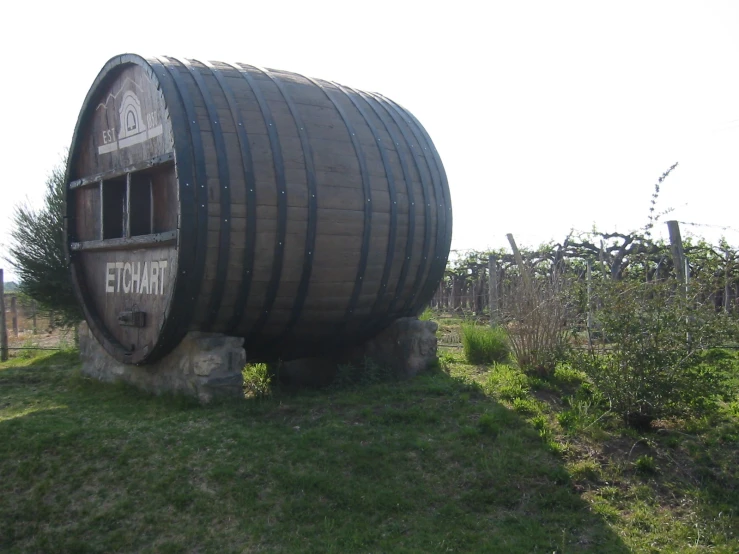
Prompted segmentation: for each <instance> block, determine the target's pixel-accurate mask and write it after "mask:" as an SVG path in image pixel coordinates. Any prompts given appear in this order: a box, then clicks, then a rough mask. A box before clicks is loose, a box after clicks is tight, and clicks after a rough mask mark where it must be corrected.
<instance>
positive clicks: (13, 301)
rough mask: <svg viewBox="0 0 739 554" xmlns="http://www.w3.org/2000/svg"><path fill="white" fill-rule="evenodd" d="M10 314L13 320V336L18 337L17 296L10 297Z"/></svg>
mask: <svg viewBox="0 0 739 554" xmlns="http://www.w3.org/2000/svg"><path fill="white" fill-rule="evenodd" d="M10 314H11V316H12V318H13V336H15V337H17V336H18V303H17V301H16V297H15V295H13V296H11V297H10Z"/></svg>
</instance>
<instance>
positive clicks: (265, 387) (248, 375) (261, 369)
mask: <svg viewBox="0 0 739 554" xmlns="http://www.w3.org/2000/svg"><path fill="white" fill-rule="evenodd" d="M241 375H242V376H243V378H244V390H245V391H246V393H247V395H249V396H252V397H254V398H264V397H267V396H269V395H270V394H272V371H271V370H270V367H269V365H267V364H246V366H244V369H243V370H242V371H241Z"/></svg>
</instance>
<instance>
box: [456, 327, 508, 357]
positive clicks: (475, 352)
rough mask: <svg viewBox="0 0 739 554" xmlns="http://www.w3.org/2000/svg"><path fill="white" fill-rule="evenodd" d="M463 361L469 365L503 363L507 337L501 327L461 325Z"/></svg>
mask: <svg viewBox="0 0 739 554" xmlns="http://www.w3.org/2000/svg"><path fill="white" fill-rule="evenodd" d="M462 346H463V347H464V355H465V359H466V360H467V361H468V362H469V363H471V364H489V363H493V362H505V361H506V360H507V359H508V354H509V348H508V337H507V335H506V332H505V329H504V328H503V327H484V326H482V325H474V324H471V323H465V324H463V325H462Z"/></svg>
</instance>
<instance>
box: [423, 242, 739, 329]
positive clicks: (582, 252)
mask: <svg viewBox="0 0 739 554" xmlns="http://www.w3.org/2000/svg"><path fill="white" fill-rule="evenodd" d="M683 251H684V256H685V259H686V260H687V276H688V277H689V278H697V277H700V278H702V279H710V280H711V282H712V283H713V289H712V290H713V293H712V295H711V299H710V300H711V301H713V302H714V304H715V306H716V308H717V309H723V310H724V311H726V312H727V313H737V312H738V311H739V249H737V248H736V247H733V246H730V245H729V243H728V242H727V241H726V240H723V239H722V240H721V241H719V243H718V244H709V243H708V242H706V241H704V240H698V241H692V240H686V241H685V243H684V246H683ZM457 254H458V255H457V257H456V259H453V260H451V261H450V262H449V264H448V266H447V269H446V272H445V274H444V278H443V280H442V282H441V283H440V285H439V287H438V288H437V290H436V293H435V295H434V297H433V299H432V300H431V304H430V307H431V308H432V309H436V310H441V311H447V312H457V313H464V314H468V315H474V316H478V317H482V316H488V317H490V316H495V313H491V311H492V312H496V311H497V312H498V313H500V314H506V313H508V312H509V311H510V310H509V308H510V299H511V295H512V291H513V289H514V288H515V287H516V283H517V282H518V280H520V279H521V277H522V272H521V268H520V267H519V265H518V264H517V263H516V259H515V256H514V254H513V253H511V252H508V251H506V250H504V249H498V250H490V251H467V252H457ZM521 256H522V258H523V263H524V264H525V265H526V268H527V270H528V272H530V273H531V274H532V275H533V276H534V278H536V279H542V278H548V279H552V278H553V276H555V275H557V276H559V277H560V278H561V277H563V276H564V277H566V278H567V279H568V280H569V281H571V282H579V283H583V282H585V281H586V280H587V278H588V267H590V268H591V275H592V278H593V279H614V280H622V279H642V280H645V281H647V282H650V281H656V280H663V279H668V278H680V277H681V273H682V271H680V270H682V269H683V268H682V267H680V268H679V269H677V268H676V264H675V262H674V253H673V252H672V251H671V248H670V244H669V243H666V242H665V241H663V240H655V239H653V238H652V237H651V235H650V234H649V233H636V232H635V233H620V232H610V233H608V232H590V233H583V234H580V235H577V236H576V235H569V236H567V237H566V238H565V240H564V241H562V242H561V243H550V244H547V245H544V246H540V247H539V248H537V249H533V250H532V249H529V250H527V249H524V250H523V251H522V252H521ZM491 291H492V294H491ZM491 306H492V308H491ZM581 315H582V314H581Z"/></svg>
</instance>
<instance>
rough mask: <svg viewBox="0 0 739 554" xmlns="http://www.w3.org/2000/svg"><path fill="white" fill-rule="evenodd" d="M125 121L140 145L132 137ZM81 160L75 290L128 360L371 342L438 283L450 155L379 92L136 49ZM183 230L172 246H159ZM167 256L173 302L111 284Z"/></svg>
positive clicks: (110, 70)
mask: <svg viewBox="0 0 739 554" xmlns="http://www.w3.org/2000/svg"><path fill="white" fill-rule="evenodd" d="M132 95H133V96H136V98H137V100H138V105H140V117H141V123H139V124H138V127H137V126H136V122H135V121H133V120H135V119H136V118H137V117H138V116H139V114H138V112H136V105H137V104H136V102H135V101H134V100H132ZM124 97H126V98H128V100H127V101H128V102H129V104H128V106H129V108H130V106H133V108H130V110H133V112H132V113H133V116H132V117H133V120H131V121H133V123H131V121H129V120H126V118H125V117H124V112H125V111H126V110H127V109H129V108H127V107H126V105H124V104H123V103H122V99H123V98H124ZM130 110H129V111H130ZM128 124H132V125H133V127H134V128H133V130H131V131H130V132H131V133H133V132H134V131H137V130H138V131H139V134H138V135H135V136H137V137H138V139H141V140H139V141H138V142H136V140H138V139H135V140H134V142H133V143H132V144H129V143H128V142H126V141H127V137H126V136H124V135H126V134H127V133H129V131H128V130H125V131H124V130H123V126H124V125H128ZM155 126H161V129H160V130H158V131H156V132H154V133H151V134H152V136H151V137H148V136H147V137H146V138H145V140H144V139H142V137H143V136H144V135H141V134H140V132H141V129H142V128H143V127H146V129H145V130H146V131H147V132H148V131H149V130H150V129H151V128H155ZM121 137H123V138H121ZM71 154H72V156H71V163H70V174H69V175H68V180H69V182H70V188H69V192H68V194H70V195H71V196H73V201H72V202H69V203H68V205H69V206H70V207H71V209H70V213H69V216H70V217H71V218H72V220H71V223H70V230H71V232H69V238H68V240H69V242H70V251H71V253H72V264H73V269H74V271H73V273H74V275H75V279H76V286H77V288H78V290H79V296H80V297H81V300H82V302H83V304H84V305H85V308H86V315H87V317H88V320H89V321H90V322H91V325H90V327H91V330H92V331H93V333H95V335H96V336H97V337H98V339H99V340H101V342H103V343H104V345H105V346H106V348H107V349H108V351H109V352H111V353H114V354H115V355H116V356H117V357H119V359H124V360H125V361H134V362H146V361H148V360H150V359H154V358H155V357H158V356H161V355H164V354H166V351H167V350H168V349H171V348H173V347H174V345H175V344H176V342H177V341H178V340H179V338H180V337H181V336H182V334H183V333H184V332H186V331H187V330H195V329H201V330H211V331H217V332H224V333H230V334H235V335H240V336H244V337H245V338H246V341H247V342H246V348H247V351H248V352H249V353H250V355H255V356H257V357H260V356H263V357H270V356H272V357H274V356H278V355H279V356H283V357H290V356H293V355H297V354H298V353H301V354H305V353H310V352H311V351H312V350H315V349H317V348H319V347H321V348H323V347H331V346H335V345H337V344H341V343H350V342H358V341H360V340H364V339H366V338H367V337H368V336H370V335H371V334H373V333H376V332H378V331H379V330H381V329H382V328H383V327H384V326H386V325H388V324H389V323H391V322H392V321H393V320H395V319H397V318H399V317H403V316H406V315H410V314H414V313H418V312H419V311H420V310H421V309H422V308H423V306H424V304H425V303H427V302H428V300H429V298H430V297H431V295H432V294H433V291H434V290H435V288H436V286H437V285H438V281H439V279H440V278H441V276H442V274H443V270H444V267H445V264H446V259H447V256H448V252H449V246H450V241H451V203H450V197H449V189H448V186H447V184H446V177H445V175H444V170H443V167H442V165H441V161H440V159H439V157H438V154H437V153H436V151H435V149H434V147H433V144H432V143H431V141H430V139H429V138H428V135H426V133H425V131H424V130H423V128H422V127H420V124H418V122H417V121H416V120H415V119H414V118H413V117H412V116H411V115H410V114H409V113H408V112H406V111H405V110H404V109H402V108H400V107H399V106H397V105H395V104H393V103H392V102H391V101H389V100H387V99H385V98H384V97H382V96H380V95H375V94H370V93H365V92H361V91H356V90H354V89H350V88H347V87H342V86H341V85H337V84H335V83H330V82H326V81H320V80H315V79H309V78H307V77H303V76H301V75H297V74H293V73H289V72H284V71H276V70H265V69H261V68H257V67H254V66H250V65H246V64H226V63H222V62H201V61H197V60H185V59H176V58H172V57H168V58H165V57H158V58H151V59H143V58H139V57H137V56H124V57H121V58H117V59H114V60H111V62H109V64H108V65H107V66H106V68H105V69H104V70H103V72H102V73H101V76H99V77H98V80H97V81H96V83H95V84H94V85H93V88H92V89H91V92H90V94H89V96H88V99H87V101H86V104H85V106H84V107H83V111H82V114H81V116H80V121H79V123H78V128H77V131H76V133H75V141H74V144H73V149H72V153H71ZM117 179H125V181H116V180H117ZM117 182H118V183H124V185H125V186H124V189H125V192H124V194H123V197H122V198H121V195H120V194H119V192H117V190H118V191H120V190H123V189H121V188H120V187H121V185H120V184H119V185H116V183H117ZM116 186H118V187H119V188H118V189H117V190H116ZM146 187H150V188H149V189H146ZM146 190H150V197H149V200H147V199H146V195H145V191H146ZM101 191H102V192H101ZM142 191H144V192H142ZM121 201H122V205H121V208H120V212H119V211H118V208H117V207H116V206H117V203H120V202H121ZM147 218H148V219H149V221H148V223H147ZM119 219H120V221H119ZM144 231H148V233H145V232H144ZM175 231H177V232H178V235H177V239H176V241H174V242H172V243H168V244H167V245H166V247H165V248H161V246H162V244H155V242H156V241H153V240H151V239H150V237H152V236H158V237H162V236H170V235H169V234H170V233H173V232H175ZM137 241H140V244H139V243H138V242H137ZM160 261H164V262H165V263H166V267H167V269H166V270H165V275H166V277H165V279H166V287H165V290H163V291H162V293H161V294H157V295H151V294H143V295H131V294H130V293H129V294H123V293H121V292H120V291H118V290H117V286H118V280H117V279H118V277H117V274H116V281H115V286H114V289H115V290H114V291H113V292H111V291H110V290H109V273H108V267H109V266H108V264H110V263H113V264H134V263H141V264H142V266H143V263H147V264H149V265H148V267H149V268H150V267H151V265H150V264H151V263H152V262H156V263H159V262H160ZM115 267H116V266H115V265H114V268H115ZM132 267H133V266H132ZM127 275H128V273H127ZM157 278H159V277H158V276H157ZM137 294H138V293H137ZM135 310H140V311H144V312H146V313H147V323H146V326H145V327H143V328H140V329H139V328H132V327H128V328H125V329H124V328H122V326H121V325H119V323H118V316H119V314H120V313H121V312H124V311H125V312H130V311H135ZM148 314H152V315H148ZM136 333H138V334H136ZM124 354H125V355H124Z"/></svg>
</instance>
